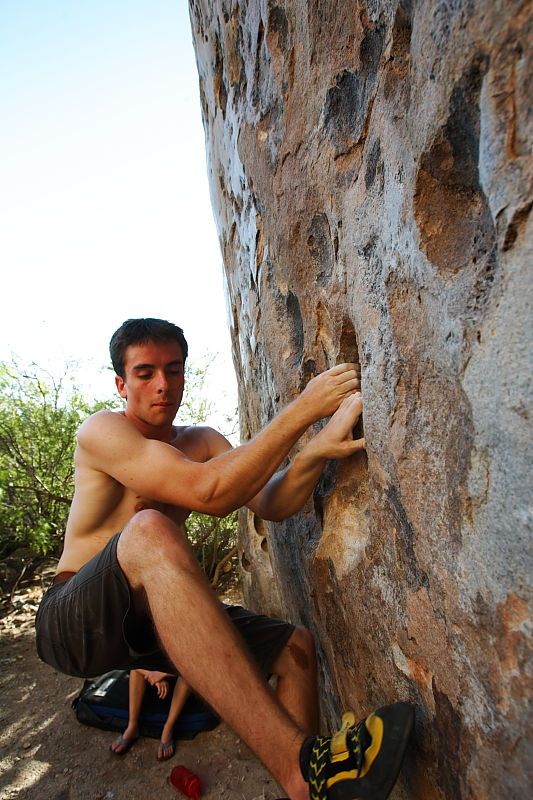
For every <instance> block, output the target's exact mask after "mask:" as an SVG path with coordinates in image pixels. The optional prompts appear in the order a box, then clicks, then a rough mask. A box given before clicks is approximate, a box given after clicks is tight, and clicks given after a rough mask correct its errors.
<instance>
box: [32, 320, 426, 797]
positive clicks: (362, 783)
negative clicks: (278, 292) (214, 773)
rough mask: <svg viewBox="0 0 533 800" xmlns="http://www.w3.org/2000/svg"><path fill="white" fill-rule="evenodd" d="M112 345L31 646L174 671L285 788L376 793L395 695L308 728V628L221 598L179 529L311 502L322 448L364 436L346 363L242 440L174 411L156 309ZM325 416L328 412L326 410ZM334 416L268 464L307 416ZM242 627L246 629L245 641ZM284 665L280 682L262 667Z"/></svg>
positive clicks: (178, 349) (177, 374) (130, 323)
mask: <svg viewBox="0 0 533 800" xmlns="http://www.w3.org/2000/svg"><path fill="white" fill-rule="evenodd" d="M110 352H111V359H112V362H113V366H114V369H115V372H116V377H115V381H116V386H117V389H118V392H119V394H120V396H121V397H122V398H124V399H125V400H126V409H125V411H123V412H115V411H100V412H98V413H96V414H93V415H92V416H91V417H89V418H88V419H87V420H86V421H85V422H84V423H83V424H82V425H81V427H80V429H79V431H78V443H77V448H76V453H75V468H76V470H75V492H74V498H73V501H72V506H71V511H70V515H69V519H68V523H67V530H66V536H65V546H64V551H63V554H62V556H61V559H60V561H59V564H58V572H57V575H56V578H55V583H54V585H53V586H52V587H51V588H50V589H49V590H48V592H47V593H46V594H45V596H44V598H43V600H42V603H41V606H40V608H39V611H38V614H37V619H36V630H37V649H38V652H39V655H40V656H41V658H42V659H43V660H44V661H46V662H47V663H49V664H51V665H52V666H54V667H55V668H56V669H58V670H60V671H63V672H66V673H67V674H70V675H77V676H80V677H88V676H89V677H91V676H94V675H98V674H101V673H103V672H106V671H108V670H111V669H143V668H144V669H149V670H160V671H162V672H169V673H175V672H176V671H178V672H179V674H180V675H182V676H183V679H184V681H186V682H187V684H188V685H189V686H190V687H191V688H192V689H193V690H194V691H196V692H197V693H198V694H199V695H200V696H202V697H203V698H204V699H205V700H206V702H207V703H209V704H210V705H211V706H212V707H213V708H214V709H215V710H216V711H217V713H218V714H219V715H220V716H221V717H222V719H224V720H225V721H226V722H227V723H228V724H229V725H230V726H231V727H232V728H233V729H234V730H235V731H236V733H237V734H238V735H239V736H240V737H241V738H242V739H243V740H244V741H245V742H246V743H247V744H248V745H249V746H250V747H251V748H252V750H253V751H254V752H255V753H256V755H257V756H258V757H259V758H260V759H261V760H262V761H263V763H264V764H265V765H266V766H267V767H268V769H269V770H270V771H271V772H272V774H273V775H274V777H275V778H276V779H277V780H278V782H279V783H280V784H281V785H282V786H283V787H284V789H285V791H286V792H287V794H288V797H289V798H290V800H309V798H311V800H350V799H351V798H363V797H364V798H372V800H382V798H386V797H387V796H388V794H389V792H390V791H391V789H392V786H393V784H394V782H395V780H396V777H397V774H398V772H399V769H400V766H401V761H402V758H403V753H404V750H405V747H406V743H407V739H408V737H409V733H410V729H411V726H412V718H413V712H412V709H411V707H410V706H408V705H407V704H405V703H396V704H394V705H391V706H385V707H384V708H382V709H378V710H377V711H376V712H374V713H373V714H371V715H370V716H369V717H367V718H366V720H364V721H362V722H361V723H360V724H359V725H356V724H355V723H356V721H355V719H354V717H353V715H352V714H348V715H345V717H344V719H343V727H342V729H341V731H340V732H339V733H337V734H336V735H335V736H334V737H333V738H331V737H322V736H312V735H309V734H310V733H312V732H314V731H316V730H317V704H316V677H315V668H314V647H313V644H312V639H311V636H310V634H309V632H307V631H306V630H305V629H303V628H294V626H292V625H289V624H288V623H285V622H282V621H279V620H270V619H268V618H265V617H262V616H258V615H254V614H252V613H251V612H247V611H245V610H244V609H239V608H236V609H232V608H229V609H224V608H223V606H222V605H221V604H220V603H219V602H218V600H217V599H216V597H215V595H214V593H213V591H212V590H211V588H210V586H209V584H208V583H207V581H206V579H205V577H204V576H203V574H202V572H201V570H200V568H199V565H198V563H197V561H196V559H195V557H194V555H193V552H192V550H191V548H190V546H189V544H188V542H187V539H186V536H185V535H184V531H183V523H184V522H185V520H186V518H187V515H188V514H189V512H190V511H191V510H193V511H200V512H203V513H207V514H213V515H216V516H223V515H226V514H228V513H229V512H230V511H232V510H233V509H235V508H238V507H240V506H243V505H247V506H248V508H250V509H251V510H252V511H254V513H256V514H257V515H258V516H260V517H262V518H264V519H270V520H280V519H284V518H286V517H288V516H290V515H292V514H294V513H295V512H297V511H298V510H299V509H301V508H302V506H303V505H304V504H305V502H306V501H307V499H308V498H309V496H310V494H311V492H312V491H313V488H314V487H315V485H316V482H317V481H318V478H319V476H320V474H321V471H322V469H323V467H324V464H325V463H326V460H327V459H330V458H346V457H347V456H350V455H352V454H353V453H356V452H358V451H359V450H361V449H362V448H363V447H364V441H363V440H359V441H354V440H353V436H352V431H353V427H354V425H355V423H356V422H357V419H358V418H359V416H360V413H361V410H362V403H361V396H360V394H359V392H358V389H359V386H360V384H359V378H358V375H357V372H356V369H355V365H353V364H341V365H339V366H336V367H333V368H332V369H330V370H328V371H326V372H324V373H322V374H320V375H318V376H317V377H315V378H313V379H312V380H311V381H310V382H309V383H308V385H307V386H306V388H305V389H304V391H303V392H302V393H301V394H300V395H299V396H298V397H297V398H296V399H295V400H293V402H292V403H290V404H289V405H288V406H286V407H285V408H284V409H282V410H281V411H280V412H279V414H278V415H277V416H276V417H275V418H274V419H273V420H272V421H271V422H270V423H269V424H268V425H267V426H266V427H265V428H264V429H263V430H262V431H261V432H260V433H258V434H257V435H256V436H255V437H254V438H253V439H252V440H251V441H250V442H248V443H246V444H244V445H241V446H240V447H237V448H235V449H232V447H231V445H230V444H229V442H228V441H227V440H226V439H225V438H224V437H223V436H222V435H221V434H220V433H218V432H217V431H215V430H213V429H211V428H207V427H191V426H181V427H179V426H178V427H177V426H174V425H173V421H174V418H175V416H176V412H177V410H178V408H179V406H180V403H181V400H182V395H183V390H184V366H185V360H186V358H187V343H186V341H185V338H184V337H183V332H182V331H181V329H180V328H177V327H176V326H175V325H172V324H171V323H168V322H165V321H162V320H152V319H146V320H144V319H141V320H127V321H126V322H125V323H123V325H122V326H121V327H120V328H119V329H118V330H117V331H116V332H115V334H114V335H113V337H112V339H111V343H110ZM331 415H332V416H331ZM328 416H331V419H330V420H329V422H328V423H327V425H325V426H324V427H323V428H322V430H321V431H320V432H319V433H317V434H316V435H315V436H314V437H313V438H312V439H310V440H309V441H308V442H307V443H306V445H305V446H304V447H303V448H302V450H301V451H300V452H299V453H298V454H297V455H296V456H295V458H294V459H293V460H292V463H291V464H289V466H288V467H287V468H286V469H284V470H282V471H279V472H276V470H278V468H279V467H280V465H281V463H282V462H283V460H284V459H285V458H286V457H287V455H288V454H289V451H290V450H291V448H292V447H293V445H294V444H295V443H296V442H297V440H298V439H299V438H300V437H301V436H302V434H303V433H304V432H305V431H306V430H307V429H308V428H309V426H310V425H312V424H313V423H315V422H317V421H318V420H320V419H322V418H324V417H328ZM243 638H244V640H245V642H246V644H244V642H243ZM270 673H273V674H276V675H278V692H277V696H274V694H273V693H272V691H271V688H270V686H269V684H268V683H267V681H266V679H265V676H266V675H268V674H270Z"/></svg>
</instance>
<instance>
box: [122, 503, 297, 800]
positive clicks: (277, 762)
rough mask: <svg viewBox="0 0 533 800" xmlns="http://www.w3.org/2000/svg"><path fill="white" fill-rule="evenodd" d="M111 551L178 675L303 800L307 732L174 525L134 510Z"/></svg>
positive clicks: (149, 512)
mask: <svg viewBox="0 0 533 800" xmlns="http://www.w3.org/2000/svg"><path fill="white" fill-rule="evenodd" d="M117 555H118V560H119V563H120V565H121V567H122V570H123V571H124V573H125V575H126V577H127V579H128V582H129V584H130V586H131V588H132V591H133V595H134V602H135V604H136V609H137V611H138V613H140V614H143V613H144V614H148V613H150V614H151V616H152V619H153V621H154V624H155V627H156V630H157V633H158V636H159V638H160V639H161V641H162V643H163V646H164V648H165V649H166V651H167V653H168V655H169V657H170V659H171V661H172V663H174V664H175V665H176V668H177V670H178V672H179V673H180V675H182V676H183V678H184V679H185V681H186V682H187V683H188V684H189V685H190V686H191V687H192V688H193V689H194V690H195V691H197V692H198V694H200V695H201V696H202V697H203V698H204V699H205V700H206V701H207V703H209V704H210V705H211V706H212V707H213V708H214V709H215V710H216V711H217V713H218V714H219V715H220V716H221V717H222V719H224V720H225V722H227V723H228V725H230V727H231V728H233V730H234V731H235V732H236V733H237V735H238V736H240V737H241V738H242V739H243V740H244V741H245V742H246V743H247V744H248V746H249V747H250V748H251V749H252V750H253V751H254V752H255V753H256V755H257V756H258V757H259V758H260V759H261V761H263V763H264V764H265V765H266V766H267V767H268V769H269V770H270V771H271V772H272V774H273V775H274V777H275V778H276V780H277V781H278V782H279V783H280V784H281V785H282V786H283V787H284V789H285V790H286V791H287V794H288V795H289V797H290V798H291V800H308V797H309V793H308V787H307V784H306V783H305V781H304V779H303V777H302V775H301V772H300V768H299V753H300V749H301V745H302V743H303V741H304V739H305V736H306V733H307V731H304V730H302V729H300V728H299V727H298V725H297V724H296V723H295V722H294V720H293V719H291V717H290V716H289V714H288V713H287V712H286V711H285V710H284V709H283V708H282V706H281V705H280V704H279V702H278V701H277V700H276V698H275V697H274V695H273V693H272V691H271V689H270V687H269V685H268V684H267V683H266V681H265V680H264V679H263V677H262V676H261V674H260V673H259V671H258V669H257V667H256V666H255V664H254V663H253V662H252V660H251V658H250V656H249V655H248V653H247V652H246V650H245V646H244V643H243V641H242V639H241V637H240V635H239V634H238V632H237V631H236V630H235V628H234V626H233V625H232V623H231V621H230V620H229V619H228V617H227V615H226V613H225V612H224V610H223V608H222V606H221V604H220V603H219V602H218V600H217V599H216V597H215V595H214V594H213V591H212V589H211V587H210V585H209V583H208V582H207V581H206V579H205V577H204V575H203V574H202V572H201V570H200V567H199V565H198V563H197V561H196V559H195V556H194V554H193V552H192V549H191V548H190V545H189V543H188V542H187V540H186V539H185V537H184V536H183V534H182V533H181V531H180V530H179V528H178V527H177V526H176V525H174V523H172V522H171V521H170V520H169V519H168V518H167V517H165V516H164V515H162V514H160V513H159V512H157V511H152V510H146V511H142V512H139V513H138V514H136V515H135V517H133V518H132V520H131V521H130V522H129V523H128V525H126V527H125V529H124V531H123V533H122V535H121V537H120V539H119V543H118V550H117ZM148 609H149V611H148ZM221 675H223V676H224V680H220V676H221Z"/></svg>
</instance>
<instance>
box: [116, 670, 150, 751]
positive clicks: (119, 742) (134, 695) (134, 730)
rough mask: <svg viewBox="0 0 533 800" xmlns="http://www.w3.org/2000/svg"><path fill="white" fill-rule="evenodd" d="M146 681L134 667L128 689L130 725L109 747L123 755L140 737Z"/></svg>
mask: <svg viewBox="0 0 533 800" xmlns="http://www.w3.org/2000/svg"><path fill="white" fill-rule="evenodd" d="M145 689H146V681H145V679H144V675H143V673H142V671H141V670H137V669H132V670H131V672H130V679H129V690H128V694H129V697H128V702H129V708H128V725H127V727H126V730H125V731H124V733H123V734H121V736H119V737H117V739H115V741H114V742H112V743H111V745H110V747H109V749H110V750H111V751H112V752H113V753H116V755H117V756H121V755H123V754H124V753H126V752H127V751H128V750H129V749H130V747H131V746H132V744H133V743H134V742H135V741H136V740H137V739H138V738H139V717H140V716H141V706H142V702H143V697H144V692H145Z"/></svg>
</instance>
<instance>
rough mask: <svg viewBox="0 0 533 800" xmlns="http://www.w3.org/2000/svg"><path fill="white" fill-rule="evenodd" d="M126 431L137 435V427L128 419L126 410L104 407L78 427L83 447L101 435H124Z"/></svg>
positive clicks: (78, 435)
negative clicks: (112, 409) (113, 409)
mask: <svg viewBox="0 0 533 800" xmlns="http://www.w3.org/2000/svg"><path fill="white" fill-rule="evenodd" d="M126 431H131V434H132V435H135V432H136V428H135V426H134V425H132V424H131V422H130V421H129V420H128V419H126V417H125V416H124V412H122V411H111V410H109V409H103V410H102V411H96V412H95V413H94V414H91V416H90V417H87V419H86V420H84V421H83V422H82V424H81V425H80V427H79V428H78V433H77V439H78V444H80V445H81V446H82V447H85V446H88V445H90V444H91V443H92V442H94V441H96V440H98V439H100V438H101V437H109V436H113V435H115V434H116V435H120V436H123V435H124V433H125V432H126Z"/></svg>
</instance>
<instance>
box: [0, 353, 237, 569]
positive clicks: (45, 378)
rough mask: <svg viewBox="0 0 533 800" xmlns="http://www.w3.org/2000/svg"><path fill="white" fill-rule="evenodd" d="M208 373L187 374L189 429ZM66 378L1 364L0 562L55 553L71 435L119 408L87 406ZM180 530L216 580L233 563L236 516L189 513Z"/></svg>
mask: <svg viewBox="0 0 533 800" xmlns="http://www.w3.org/2000/svg"><path fill="white" fill-rule="evenodd" d="M208 370H209V363H206V364H204V365H203V366H197V367H191V368H189V369H188V376H187V383H188V390H189V391H188V394H187V395H186V400H185V403H184V407H183V412H184V414H183V416H185V417H186V419H185V422H186V423H188V424H202V423H203V422H205V419H206V417H207V415H208V414H209V412H210V410H211V408H210V403H209V401H208V400H206V399H205V392H204V383H205V380H206V377H207V374H208ZM69 373H70V374H72V373H73V367H72V365H70V366H67V368H66V370H65V373H64V375H63V376H62V377H60V378H56V377H54V376H52V375H50V374H49V373H47V372H46V371H45V370H43V369H41V368H39V367H38V366H37V365H35V364H33V365H31V366H30V367H29V368H23V367H21V366H20V365H17V364H6V363H0V561H1V560H3V559H5V558H6V557H7V556H9V555H10V554H11V553H13V552H14V551H15V550H19V549H21V548H23V549H24V550H26V551H29V552H30V553H32V554H34V555H35V556H36V557H39V556H43V555H50V556H59V554H60V552H61V547H62V543H63V536H64V532H65V527H66V522H67V517H68V512H69V508H70V503H71V499H72V495H73V492H74V464H73V459H74V448H75V444H76V431H77V429H78V427H79V426H80V424H81V423H82V421H83V420H84V419H85V418H86V417H88V416H89V415H90V414H93V413H94V412H96V411H99V410H101V409H103V408H118V407H120V406H121V401H120V400H119V398H118V397H117V398H108V399H106V400H100V401H96V400H94V401H91V402H89V401H87V400H86V399H85V397H84V396H83V395H82V393H81V391H80V390H79V388H78V387H77V386H76V385H75V383H74V382H73V381H72V380H71V379H69V377H68V375H69ZM180 416H181V414H180ZM186 527H187V534H188V536H189V539H190V541H191V543H192V546H193V548H194V550H195V552H196V554H197V557H198V560H199V561H200V564H201V565H202V567H203V568H204V570H205V572H206V575H207V576H208V577H209V578H210V579H211V580H214V582H215V583H216V582H217V580H218V577H219V576H220V573H221V571H222V567H224V568H225V569H226V568H227V565H232V564H233V562H234V556H235V553H236V548H235V544H236V536H237V514H236V513H234V514H230V515H229V516H228V517H226V518H225V519H218V518H212V517H209V516H207V515H205V514H197V513H192V514H191V515H190V516H189V518H188V520H187V525H186ZM225 569H224V571H225Z"/></svg>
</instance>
